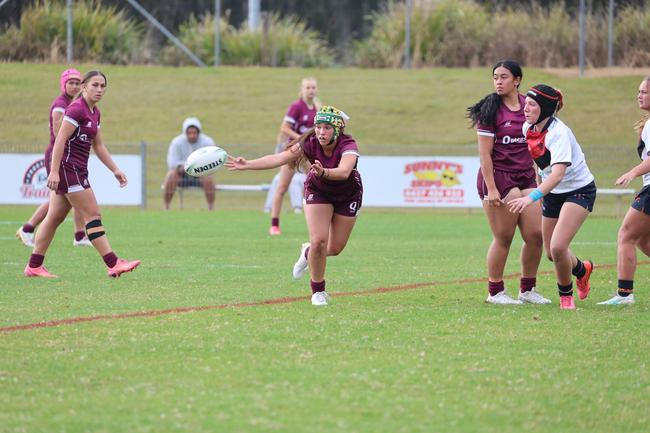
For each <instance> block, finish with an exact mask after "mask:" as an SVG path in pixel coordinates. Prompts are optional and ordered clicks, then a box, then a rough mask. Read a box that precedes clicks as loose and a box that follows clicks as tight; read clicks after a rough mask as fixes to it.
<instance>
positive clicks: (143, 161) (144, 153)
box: [140, 140, 147, 209]
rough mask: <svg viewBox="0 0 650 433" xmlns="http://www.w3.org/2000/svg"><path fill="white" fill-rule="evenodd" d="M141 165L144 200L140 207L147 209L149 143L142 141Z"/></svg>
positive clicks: (142, 195)
mask: <svg viewBox="0 0 650 433" xmlns="http://www.w3.org/2000/svg"><path fill="white" fill-rule="evenodd" d="M140 163H141V164H142V191H141V192H140V194H141V197H142V200H141V203H140V207H141V208H142V209H146V208H147V142H146V141H144V140H141V141H140Z"/></svg>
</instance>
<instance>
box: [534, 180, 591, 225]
mask: <svg viewBox="0 0 650 433" xmlns="http://www.w3.org/2000/svg"><path fill="white" fill-rule="evenodd" d="M595 202H596V183H595V182H591V183H590V184H588V185H586V186H583V187H582V188H578V189H576V190H574V191H569V192H563V193H561V194H553V193H549V194H546V195H545V196H544V201H543V202H542V215H543V216H545V217H546V218H559V217H560V210H561V209H562V205H563V204H564V203H575V204H577V205H580V206H582V207H583V208H585V209H587V210H588V211H589V212H591V211H593V210H594V203H595Z"/></svg>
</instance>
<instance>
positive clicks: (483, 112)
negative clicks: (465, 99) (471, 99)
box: [467, 92, 501, 128]
mask: <svg viewBox="0 0 650 433" xmlns="http://www.w3.org/2000/svg"><path fill="white" fill-rule="evenodd" d="M500 104H501V96H499V95H498V94H497V93H496V92H494V93H490V94H489V95H487V96H486V97H485V98H483V99H481V100H480V101H478V102H477V103H476V104H474V105H472V106H471V107H467V118H468V119H469V120H470V122H471V126H470V127H471V128H473V127H475V126H476V125H477V124H479V123H480V124H481V125H485V126H494V124H495V123H496V120H497V109H498V108H499V105H500Z"/></svg>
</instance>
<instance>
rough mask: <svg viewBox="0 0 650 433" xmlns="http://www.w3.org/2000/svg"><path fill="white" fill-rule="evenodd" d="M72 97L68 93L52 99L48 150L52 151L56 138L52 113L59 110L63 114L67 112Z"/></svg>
mask: <svg viewBox="0 0 650 433" xmlns="http://www.w3.org/2000/svg"><path fill="white" fill-rule="evenodd" d="M70 102H71V101H70V98H68V95H65V94H61V95H59V96H57V97H56V99H54V101H52V105H50V144H49V146H48V147H47V150H46V152H48V151H49V152H51V151H52V148H54V140H56V132H57V131H54V124H53V121H52V113H54V112H57V111H58V112H59V113H61V114H64V113H65V109H66V108H68V105H70Z"/></svg>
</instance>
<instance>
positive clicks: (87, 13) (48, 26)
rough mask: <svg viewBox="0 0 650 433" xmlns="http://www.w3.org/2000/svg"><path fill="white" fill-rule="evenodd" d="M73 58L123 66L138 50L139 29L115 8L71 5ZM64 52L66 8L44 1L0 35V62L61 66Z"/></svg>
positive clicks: (98, 4) (91, 3)
mask: <svg viewBox="0 0 650 433" xmlns="http://www.w3.org/2000/svg"><path fill="white" fill-rule="evenodd" d="M72 27H73V33H74V35H75V38H74V47H73V50H74V56H75V59H76V60H78V61H87V62H98V63H115V64H127V63H130V62H132V61H133V60H134V58H135V57H136V55H137V53H139V52H140V50H141V49H142V42H141V34H142V31H141V28H140V26H139V25H138V24H136V22H135V21H133V20H131V19H128V18H126V16H125V14H124V13H123V12H122V11H118V10H117V8H116V7H107V6H103V5H102V3H101V1H99V0H98V1H94V0H87V1H81V2H75V9H74V14H73V24H72ZM65 50H66V7H65V3H64V2H63V1H44V2H43V3H37V4H34V5H33V6H31V7H28V8H27V9H25V11H24V12H23V14H22V16H21V18H20V24H19V25H18V26H17V27H16V26H11V27H9V28H7V29H6V30H5V31H4V32H3V33H2V34H1V35H0V58H1V59H4V60H11V61H16V60H17V61H25V60H29V61H46V62H62V61H64V60H65V56H66V54H65Z"/></svg>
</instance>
